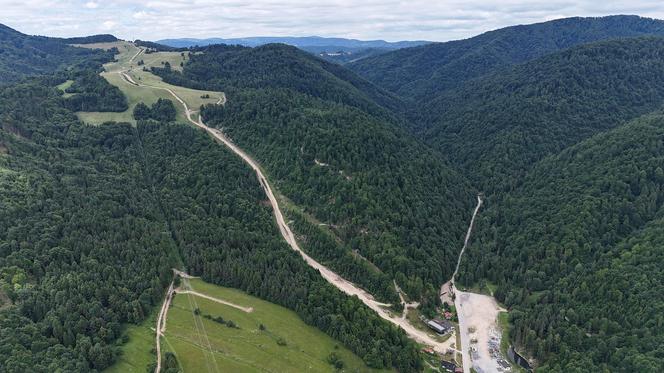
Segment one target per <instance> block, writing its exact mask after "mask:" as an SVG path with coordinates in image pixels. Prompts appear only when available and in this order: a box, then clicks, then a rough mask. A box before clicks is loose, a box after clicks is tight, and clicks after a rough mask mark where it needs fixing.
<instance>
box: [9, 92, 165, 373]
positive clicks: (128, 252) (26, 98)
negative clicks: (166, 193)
mask: <svg viewBox="0 0 664 373" xmlns="http://www.w3.org/2000/svg"><path fill="white" fill-rule="evenodd" d="M48 86H49V82H48V81H34V82H32V83H29V84H23V85H17V86H12V87H11V88H6V89H2V90H0V121H1V122H0V123H2V130H0V149H1V151H0V176H1V177H0V183H2V187H0V207H1V208H0V274H1V275H0V292H1V293H3V296H2V297H0V299H1V298H4V299H5V302H6V303H9V304H3V305H2V306H0V308H3V310H2V311H0V371H3V372H28V371H30V372H52V371H57V370H62V371H89V370H92V369H103V368H105V367H107V366H109V365H110V364H111V363H112V362H113V360H114V358H115V347H114V344H115V341H116V340H117V339H118V337H119V336H120V333H121V331H122V324H123V323H126V322H139V321H142V320H143V319H144V318H145V317H146V315H148V314H149V313H151V312H152V309H153V308H154V307H155V306H156V305H157V304H158V303H159V302H160V300H161V297H162V294H163V289H164V286H165V285H167V284H168V282H170V279H171V276H172V275H171V270H170V269H171V267H172V266H174V265H177V255H176V246H175V245H174V244H173V242H172V241H171V240H170V239H169V237H168V236H164V235H163V234H162V232H163V231H165V230H167V227H166V224H165V223H164V222H165V220H164V219H163V218H162V217H161V216H162V215H161V212H160V211H159V209H158V208H157V205H156V204H155V200H154V197H153V196H152V195H151V194H150V190H149V188H147V185H146V183H145V179H144V178H143V177H141V172H140V169H141V165H140V163H139V161H138V159H139V157H138V155H139V154H140V148H139V146H138V144H137V142H136V141H135V140H134V138H135V136H134V130H133V129H132V128H131V127H130V126H129V125H107V126H101V127H86V126H83V125H81V123H80V122H78V120H77V119H76V116H75V115H74V114H73V113H72V112H71V111H69V110H67V109H66V108H65V105H64V102H63V100H62V99H61V98H60V92H59V91H58V90H56V89H55V88H49V87H48ZM35 102H39V105H35ZM8 300H9V301H8ZM12 303H15V306H13V307H12V306H10V305H11V304H12ZM8 306H10V307H8ZM7 307H8V308H7Z"/></svg>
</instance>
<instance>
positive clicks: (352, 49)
mask: <svg viewBox="0 0 664 373" xmlns="http://www.w3.org/2000/svg"><path fill="white" fill-rule="evenodd" d="M157 43H159V44H162V45H167V46H170V47H176V48H185V47H193V46H201V47H202V46H206V45H212V44H227V45H242V46H245V47H257V46H261V45H265V44H271V43H282V44H288V45H292V46H294V47H298V48H300V49H302V50H305V51H307V52H309V53H312V54H315V55H317V56H318V57H321V58H323V59H326V60H328V61H332V62H337V63H341V64H344V63H349V62H355V61H359V60H361V59H363V58H366V57H370V56H375V55H379V54H382V53H385V52H389V51H393V50H397V49H402V48H410V47H418V46H421V45H425V44H430V43H431V42H429V41H424V40H417V41H396V42H389V41H385V40H357V39H344V38H324V37H320V36H306V37H288V36H286V37H278V36H276V37H263V36H257V37H248V38H231V39H223V38H209V39H163V40H157Z"/></svg>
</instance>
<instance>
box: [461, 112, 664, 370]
mask: <svg viewBox="0 0 664 373" xmlns="http://www.w3.org/2000/svg"><path fill="white" fill-rule="evenodd" d="M663 165H664V116H662V115H661V114H655V115H650V116H646V117H643V118H639V119H637V120H635V121H633V122H631V123H630V124H628V125H625V126H623V127H620V128H617V129H615V130H612V131H610V132H607V133H605V134H601V135H597V136H595V137H592V138H591V139H589V140H587V141H584V142H582V143H580V144H578V145H576V146H574V147H572V148H570V149H566V150H565V151H563V152H562V153H560V154H559V155H557V156H554V157H551V158H549V159H546V160H544V161H542V162H540V163H539V164H538V165H537V166H536V167H535V168H534V169H533V170H532V171H531V172H530V173H529V174H528V175H527V176H526V178H525V180H524V182H523V184H522V185H521V186H519V188H518V189H517V190H516V191H514V192H513V193H512V194H510V195H509V196H508V197H506V198H505V199H504V201H498V202H496V203H494V204H493V205H491V204H489V206H488V210H487V211H486V212H485V214H483V217H482V218H481V219H480V221H479V224H478V230H477V233H476V240H475V243H474V244H473V245H472V247H471V248H470V249H469V250H468V253H467V255H468V258H467V260H464V262H463V265H462V270H461V273H462V275H461V281H462V282H464V283H469V284H470V283H474V282H476V281H479V280H480V279H482V278H487V279H489V280H491V281H493V282H495V283H497V284H498V289H497V290H496V292H495V295H496V297H497V298H498V299H499V300H500V301H502V302H504V303H505V304H506V305H507V306H508V307H512V308H513V311H512V312H511V319H512V321H513V322H514V330H513V332H512V335H513V336H514V340H515V342H516V343H517V346H521V347H523V348H524V349H526V350H527V351H529V352H530V353H533V354H534V356H535V357H536V358H537V359H538V360H539V361H542V362H544V364H543V365H544V367H543V368H542V369H541V370H542V371H572V370H573V369H581V370H582V371H600V370H610V371H629V370H632V371H634V370H635V371H639V372H657V371H661V369H662V368H663V367H664V358H663V357H664V355H663V353H664V351H662V349H661V346H662V343H664V332H663V331H664V329H663V328H662V325H664V318H663V316H662V315H664V313H662V311H663V310H664V303H663V302H662V299H661V294H662V291H664V275H663V273H662V270H661V268H662V263H663V262H662V260H664V256H663V255H664V251H663V249H664V246H662V242H664V241H663V240H664V236H662V233H663V231H662V227H664V220H663V218H664V208H663V205H664V171H663V167H664V166H663ZM494 200H495V199H494Z"/></svg>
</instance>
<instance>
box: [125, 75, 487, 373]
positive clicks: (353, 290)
mask: <svg viewBox="0 0 664 373" xmlns="http://www.w3.org/2000/svg"><path fill="white" fill-rule="evenodd" d="M128 71H130V70H123V71H119V72H118V73H119V74H121V76H122V77H123V81H125V82H126V83H127V84H132V85H134V86H138V87H147V88H152V89H161V90H164V91H167V92H169V93H170V94H171V96H173V98H175V100H177V101H178V102H179V103H180V104H181V105H182V106H183V107H184V110H185V114H186V117H187V120H188V121H189V122H190V123H192V124H193V125H195V126H197V127H199V128H201V129H203V130H205V131H206V132H207V133H209V134H210V135H211V136H212V137H214V138H215V139H217V140H218V141H220V142H221V143H223V144H224V145H226V146H227V147H228V148H229V149H230V150H231V151H233V152H234V153H235V154H237V155H238V156H239V157H240V158H242V160H243V161H244V162H245V163H247V164H248V165H249V166H250V167H251V168H252V169H253V170H254V171H255V172H256V176H257V178H258V180H259V182H260V184H261V186H262V188H263V190H264V192H265V194H266V195H267V197H268V199H269V201H270V204H271V205H272V210H273V212H274V217H275V219H276V222H277V226H278V227H279V232H280V233H281V235H282V236H283V238H284V240H286V242H287V243H288V245H289V246H290V247H291V248H292V249H293V250H295V251H297V252H298V253H299V254H300V255H301V256H302V258H303V259H304V261H305V262H306V263H307V264H308V265H309V266H310V267H312V268H315V269H316V270H318V271H319V272H320V274H321V276H323V278H325V279H326V280H327V281H328V282H329V283H331V284H332V285H334V286H335V287H336V288H338V289H339V290H341V291H342V292H344V293H346V294H348V295H349V296H356V297H358V298H359V299H360V300H361V301H362V302H363V303H364V304H365V305H366V306H367V307H369V308H371V309H372V310H374V311H375V312H376V313H377V314H378V315H379V316H380V317H381V318H383V319H385V320H387V321H389V322H391V323H393V324H394V325H396V326H398V327H400V328H401V329H402V330H403V331H404V332H405V333H406V334H407V335H408V336H409V337H410V338H411V339H413V340H415V341H416V342H419V343H422V344H424V345H427V346H431V347H432V348H433V349H434V350H435V351H437V352H439V353H445V352H446V351H447V349H449V348H452V345H453V344H454V343H455V342H456V338H454V337H452V338H448V339H447V340H446V341H445V342H439V341H438V340H436V339H435V338H434V337H432V336H430V335H429V334H428V333H427V332H426V331H423V330H420V329H417V328H416V327H414V326H413V325H412V324H411V323H410V322H408V320H407V319H406V318H402V317H401V315H393V314H391V313H390V312H389V311H388V310H387V309H386V307H390V306H391V305H390V304H386V303H382V302H378V301H376V300H375V299H374V297H373V296H372V295H371V294H369V293H368V292H366V291H364V290H362V289H360V288H359V287H357V286H356V285H355V284H353V283H352V282H350V281H348V280H346V279H344V278H343V277H341V276H339V275H338V274H336V273H335V272H333V271H332V270H330V269H329V268H327V267H326V266H324V265H322V264H321V263H319V262H318V261H316V260H315V259H313V258H312V257H310V256H309V255H307V253H305V252H304V251H303V250H302V249H301V248H300V246H299V245H298V243H297V241H296V240H295V236H294V235H293V232H292V231H291V230H290V228H289V226H288V224H287V223H286V221H285V219H284V216H283V214H282V212H281V209H280V208H279V203H278V202H277V199H276V197H275V195H274V193H273V192H272V188H271V187H270V184H269V183H268V181H267V179H266V178H265V176H264V175H263V172H262V171H261V168H260V166H259V165H258V163H257V162H256V161H255V160H254V159H253V158H252V157H251V156H249V155H248V154H247V153H246V152H245V151H244V150H242V149H241V148H239V147H238V146H237V145H235V144H234V143H233V142H231V141H230V140H229V139H228V138H227V137H226V136H225V135H224V133H223V132H221V131H220V130H218V129H216V128H211V127H208V126H207V125H205V123H203V121H202V119H201V116H200V114H198V120H195V119H194V118H193V117H192V115H194V113H196V111H194V110H191V109H190V108H189V107H188V105H187V103H186V102H185V101H184V100H183V99H182V98H180V97H179V96H178V95H177V94H176V93H175V92H174V91H173V90H171V89H169V88H165V87H156V86H151V85H146V84H143V83H138V82H136V81H135V80H134V79H133V78H132V77H131V76H130V75H129V74H127V72H128ZM222 101H225V96H224V97H220V99H219V101H218V102H219V103H221V102H222ZM478 200H479V201H480V202H479V203H480V204H481V199H480V198H479V197H478ZM478 209H479V205H478V207H477V208H476V209H475V213H474V214H473V220H474V218H475V214H476V213H477V210H478ZM471 225H472V222H471ZM469 234H470V233H468V235H467V236H466V243H467V242H468V237H469ZM464 248H465V245H464ZM457 267H458V264H457ZM455 273H456V272H455ZM162 308H163V307H162ZM158 324H159V321H158ZM157 330H159V329H157ZM158 338H159V334H158V335H157V339H158ZM158 367H160V365H159V364H158Z"/></svg>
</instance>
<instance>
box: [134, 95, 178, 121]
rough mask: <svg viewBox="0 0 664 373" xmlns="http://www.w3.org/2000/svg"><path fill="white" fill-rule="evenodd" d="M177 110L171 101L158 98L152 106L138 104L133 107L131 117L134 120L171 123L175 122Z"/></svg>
mask: <svg viewBox="0 0 664 373" xmlns="http://www.w3.org/2000/svg"><path fill="white" fill-rule="evenodd" d="M176 114H177V110H176V109H175V105H174V104H173V101H171V100H168V99H163V98H160V99H158V100H157V102H155V103H154V104H152V105H151V106H147V105H146V104H144V103H142V102H139V103H138V104H137V105H136V106H135V107H134V112H133V116H134V119H136V120H147V119H152V120H156V121H157V122H172V121H174V120H175V115H176Z"/></svg>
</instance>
